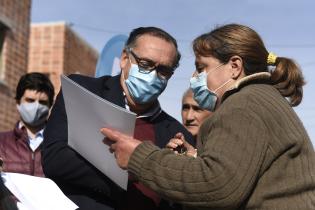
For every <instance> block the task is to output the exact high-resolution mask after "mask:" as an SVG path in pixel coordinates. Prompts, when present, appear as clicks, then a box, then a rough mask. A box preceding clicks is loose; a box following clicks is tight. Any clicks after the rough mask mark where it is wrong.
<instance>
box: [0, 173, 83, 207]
mask: <svg viewBox="0 0 315 210" xmlns="http://www.w3.org/2000/svg"><path fill="white" fill-rule="evenodd" d="M1 177H2V179H3V180H4V184H5V186H6V187H7V188H8V189H9V190H10V192H11V193H12V194H13V195H15V197H17V198H18V199H19V201H20V203H19V204H18V206H19V209H23V210H26V209H28V210H75V209H77V208H79V207H78V206H77V205H75V204H74V203H73V202H72V201H71V200H70V199H68V198H67V197H66V196H65V195H64V194H63V193H62V191H61V190H60V189H59V188H58V186H57V185H56V184H55V183H54V182H53V181H52V180H50V179H48V178H42V177H35V176H29V175H25V174H18V173H1Z"/></svg>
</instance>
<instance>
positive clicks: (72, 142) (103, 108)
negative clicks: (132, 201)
mask: <svg viewBox="0 0 315 210" xmlns="http://www.w3.org/2000/svg"><path fill="white" fill-rule="evenodd" d="M61 84H62V93H63V97H64V101H65V106H66V112H67V118H68V144H69V146H70V147H72V148H73V149H74V150H75V151H76V152H78V153H79V154H80V155H81V156H83V157H84V158H85V159H86V160H88V161H89V162H90V163H91V164H93V165H94V166H95V167H96V168H97V169H98V170H100V171H101V172H103V173H104V174H105V175H106V176H107V177H108V178H110V179H111V180H112V181H113V182H115V183H116V184H117V185H118V186H120V187H121V188H123V189H125V190H126V189H127V182H128V173H127V171H124V170H122V169H121V168H119V167H118V165H117V163H116V159H115V157H114V154H112V153H111V152H110V151H109V146H108V145H106V144H104V143H103V139H104V135H103V134H102V133H101V132H100V129H101V128H103V127H110V128H114V129H116V130H118V131H121V132H123V133H125V134H128V135H131V136H133V132H134V127H135V122H136V114H135V113H132V112H130V111H128V110H126V109H124V108H121V107H119V106H117V105H115V104H113V103H111V102H109V101H107V100H105V99H102V98H101V97H99V96H97V95H95V94H94V93H92V92H90V91H88V90H87V89H85V88H83V87H82V86H80V85H78V84H77V83H75V82H74V81H72V80H71V79H69V78H68V77H66V76H62V77H61Z"/></svg>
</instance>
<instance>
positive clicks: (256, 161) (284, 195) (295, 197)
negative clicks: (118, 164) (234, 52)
mask: <svg viewBox="0 0 315 210" xmlns="http://www.w3.org/2000/svg"><path fill="white" fill-rule="evenodd" d="M268 76H269V75H268V73H261V74H255V75H251V76H249V77H247V78H244V79H242V81H240V82H239V83H238V84H237V85H236V86H235V87H234V89H233V90H231V91H228V92H227V93H226V94H225V95H224V100H223V103H222V104H221V106H220V107H219V109H218V110H216V111H215V113H214V114H213V115H212V116H211V117H210V118H208V119H207V120H206V121H205V122H204V124H203V125H202V127H201V130H200V132H199V134H198V136H199V138H198V140H199V141H201V144H200V148H198V157H197V158H191V157H186V156H183V155H175V154H173V152H171V151H169V150H168V149H164V150H161V149H159V148H157V147H156V146H154V145H153V144H150V143H147V142H146V143H142V144H140V145H139V146H138V147H137V148H136V150H135V151H134V153H133V154H132V156H131V158H130V161H129V164H128V170H129V171H130V172H131V173H133V174H134V175H135V176H136V177H137V178H138V179H139V180H140V181H141V182H143V183H144V184H145V185H147V186H149V187H150V188H152V189H153V190H155V191H157V192H158V193H159V194H161V195H162V196H163V197H165V198H167V199H170V200H172V201H174V202H179V203H182V204H184V206H185V207H186V209H216V210H218V209H251V210H254V209H255V210H258V209H259V210H261V209H268V210H273V209H277V210H289V209H290V210H313V209H315V153H314V150H313V147H312V144H311V141H310V139H309V137H308V135H307V133H306V131H305V129H304V127H303V125H302V123H301V121H300V120H299V118H298V116H297V115H296V113H295V112H294V111H293V109H292V108H291V107H290V106H289V103H288V102H287V100H286V99H285V98H283V97H282V96H281V95H280V93H279V91H278V90H277V89H275V88H274V87H273V86H272V85H268V83H265V84H264V83H263V82H262V80H263V79H268Z"/></svg>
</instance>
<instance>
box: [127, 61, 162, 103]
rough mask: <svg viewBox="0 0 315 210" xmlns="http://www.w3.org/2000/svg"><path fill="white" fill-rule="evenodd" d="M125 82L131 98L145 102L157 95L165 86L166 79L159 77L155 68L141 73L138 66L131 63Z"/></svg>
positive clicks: (138, 101)
mask: <svg viewBox="0 0 315 210" xmlns="http://www.w3.org/2000/svg"><path fill="white" fill-rule="evenodd" d="M125 83H126V85H127V88H128V91H129V93H130V95H131V97H132V99H133V100H134V101H135V102H136V103H138V104H146V103H150V102H152V101H154V100H156V99H157V98H158V97H159V95H160V94H161V93H162V92H163V90H164V89H165V88H166V85H167V79H162V78H160V77H159V76H158V75H157V72H156V71H155V70H153V71H151V72H150V73H141V72H140V71H139V66H138V65H136V64H133V63H131V67H130V70H129V76H128V78H127V79H126V80H125Z"/></svg>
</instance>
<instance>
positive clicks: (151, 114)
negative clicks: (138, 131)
mask: <svg viewBox="0 0 315 210" xmlns="http://www.w3.org/2000/svg"><path fill="white" fill-rule="evenodd" d="M123 94H124V97H125V108H126V109H127V110H128V111H130V107H129V105H128V102H127V98H126V93H125V92H123ZM161 112H162V109H161V106H160V102H159V101H158V100H157V101H156V102H155V103H154V104H153V105H152V106H151V107H150V108H149V109H148V110H146V111H145V112H143V113H141V114H140V115H137V118H150V119H149V120H150V121H153V120H154V119H155V118H157V117H158V116H159V114H160V113H161Z"/></svg>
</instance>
